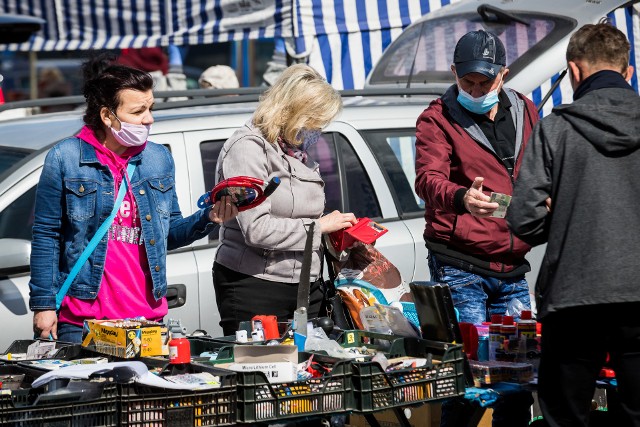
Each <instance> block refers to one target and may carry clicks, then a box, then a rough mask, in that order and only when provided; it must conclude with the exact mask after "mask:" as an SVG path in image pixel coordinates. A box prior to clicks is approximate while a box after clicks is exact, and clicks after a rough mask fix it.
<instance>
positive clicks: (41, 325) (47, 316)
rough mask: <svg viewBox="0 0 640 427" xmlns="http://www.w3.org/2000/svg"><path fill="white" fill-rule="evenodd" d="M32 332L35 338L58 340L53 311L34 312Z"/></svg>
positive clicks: (54, 312) (55, 316) (56, 317)
mask: <svg viewBox="0 0 640 427" xmlns="http://www.w3.org/2000/svg"><path fill="white" fill-rule="evenodd" d="M33 332H34V334H35V337H36V338H43V339H47V340H48V339H49V338H50V337H53V339H54V340H57V339H58V316H57V315H56V311H55V310H44V311H36V312H35V313H34V314H33Z"/></svg>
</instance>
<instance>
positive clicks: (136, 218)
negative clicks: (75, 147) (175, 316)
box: [58, 126, 168, 325]
mask: <svg viewBox="0 0 640 427" xmlns="http://www.w3.org/2000/svg"><path fill="white" fill-rule="evenodd" d="M77 136H78V138H80V139H82V140H83V141H85V142H87V143H89V144H90V145H92V146H93V147H95V148H96V155H97V157H98V160H99V161H100V162H101V163H102V164H103V165H106V166H108V167H109V170H111V173H112V174H113V177H114V182H115V183H116V184H115V185H116V188H115V194H114V198H115V197H116V196H117V194H118V189H119V185H120V183H121V182H122V180H123V179H125V180H126V179H127V177H126V176H125V175H126V166H127V160H128V159H129V157H131V156H133V155H135V154H137V153H138V152H140V151H141V149H140V148H138V149H137V150H136V149H135V148H133V149H131V148H130V149H128V150H127V151H126V152H125V153H124V154H123V155H122V156H118V155H116V154H115V153H113V152H112V151H111V150H109V149H108V148H106V147H104V146H102V145H101V144H100V143H99V142H98V140H97V139H96V137H95V135H94V133H93V131H92V130H91V129H89V128H88V127H86V126H85V127H84V128H83V129H82V130H81V131H80V133H79V134H78V135H77ZM106 235H107V237H108V243H107V257H106V259H105V264H104V274H103V276H102V282H101V283H100V290H99V291H98V296H97V297H96V299H94V300H84V299H79V298H73V297H69V296H67V297H65V298H64V300H63V301H62V306H61V308H60V313H59V316H58V318H59V321H60V322H65V323H71V324H74V325H82V324H83V323H84V320H85V319H121V318H127V317H137V316H144V317H145V318H147V319H150V320H161V319H162V318H163V317H164V316H165V315H166V314H167V311H168V308H167V299H166V298H162V299H160V300H159V301H156V299H155V298H154V296H153V283H152V281H151V272H150V270H149V262H148V260H147V252H146V250H145V246H144V242H143V240H142V229H141V225H140V213H139V211H138V209H137V206H136V203H135V198H134V196H133V193H132V191H131V189H130V188H128V189H127V192H126V194H125V196H124V200H123V202H122V205H121V206H120V209H119V210H118V213H117V215H116V217H115V219H114V221H113V224H112V225H111V227H110V228H109V230H108V231H107V234H106Z"/></svg>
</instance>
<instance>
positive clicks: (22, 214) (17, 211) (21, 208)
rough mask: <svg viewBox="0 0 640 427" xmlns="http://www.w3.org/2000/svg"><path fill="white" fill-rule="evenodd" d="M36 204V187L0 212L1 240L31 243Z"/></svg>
mask: <svg viewBox="0 0 640 427" xmlns="http://www.w3.org/2000/svg"><path fill="white" fill-rule="evenodd" d="M35 203H36V187H33V188H31V189H30V190H29V191H27V192H26V193H24V194H23V195H22V196H20V197H18V198H17V199H16V200H14V202H13V203H11V204H10V205H9V206H7V207H6V209H4V210H3V211H2V212H0V239H23V240H28V241H31V228H32V227H33V215H34V207H35Z"/></svg>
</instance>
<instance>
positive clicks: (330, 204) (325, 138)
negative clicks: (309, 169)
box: [308, 133, 343, 213]
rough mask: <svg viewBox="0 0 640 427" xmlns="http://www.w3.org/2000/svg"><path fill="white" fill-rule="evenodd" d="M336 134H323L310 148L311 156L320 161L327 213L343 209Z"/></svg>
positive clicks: (309, 153)
mask: <svg viewBox="0 0 640 427" xmlns="http://www.w3.org/2000/svg"><path fill="white" fill-rule="evenodd" d="M334 135H335V134H333V133H326V134H323V135H322V136H321V137H320V138H319V139H318V142H317V143H316V144H315V145H313V146H311V147H310V148H309V150H308V155H309V158H311V159H313V160H314V161H316V162H318V165H319V167H320V176H322V180H323V181H324V199H325V205H324V211H325V213H328V212H333V211H334V210H339V211H341V210H342V209H343V207H342V188H341V187H340V169H339V166H338V154H337V151H336V143H335V138H334Z"/></svg>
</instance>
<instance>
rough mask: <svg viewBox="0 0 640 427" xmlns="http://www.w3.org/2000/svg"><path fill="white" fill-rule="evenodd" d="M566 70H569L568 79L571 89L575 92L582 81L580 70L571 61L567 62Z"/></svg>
mask: <svg viewBox="0 0 640 427" xmlns="http://www.w3.org/2000/svg"><path fill="white" fill-rule="evenodd" d="M567 68H568V69H569V78H570V80H571V86H572V87H573V90H576V88H577V87H578V86H579V85H580V83H581V82H582V80H583V79H582V71H581V70H580V67H578V64H576V63H575V62H573V61H568V62H567Z"/></svg>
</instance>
